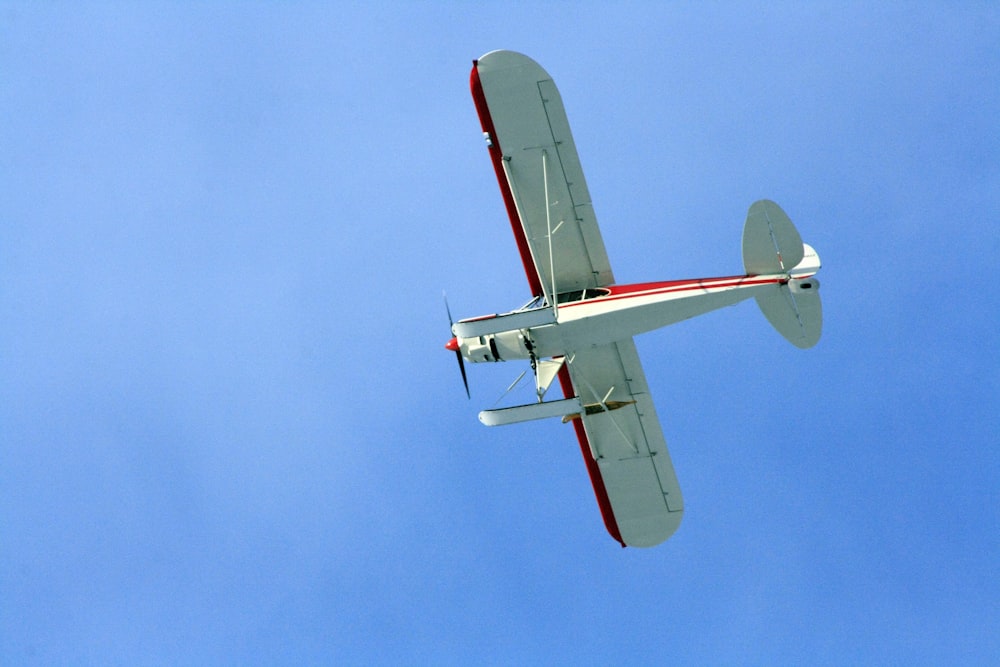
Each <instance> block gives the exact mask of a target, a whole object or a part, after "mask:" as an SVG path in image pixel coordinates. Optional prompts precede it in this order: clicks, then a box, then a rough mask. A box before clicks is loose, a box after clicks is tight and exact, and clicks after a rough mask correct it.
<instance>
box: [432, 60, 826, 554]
mask: <svg viewBox="0 0 1000 667" xmlns="http://www.w3.org/2000/svg"><path fill="white" fill-rule="evenodd" d="M470 84H471V88H472V97H473V100H474V101H475V104H476V110H477V111H478V113H479V119H480V121H481V123H482V128H483V136H484V137H485V139H486V145H487V146H488V148H489V154H490V158H491V159H492V161H493V168H494V169H495V170H496V175H497V180H498V181H499V183H500V192H501V194H502V195H503V200H504V203H505V204H506V206H507V213H508V215H509V217H510V222H511V228H512V229H513V231H514V238H515V240H516V241H517V247H518V250H519V251H520V253H521V260H522V262H523V263H524V269H525V272H526V273H527V277H528V285H529V287H530V288H531V292H532V295H533V298H532V299H531V301H530V302H528V303H527V304H526V305H524V306H522V307H521V308H518V309H517V310H514V311H511V312H508V313H503V314H493V315H486V316H483V317H475V318H471V319H464V320H459V321H458V322H454V323H453V324H452V328H451V330H452V334H453V335H454V338H452V339H451V340H450V341H448V343H447V345H446V346H445V347H446V348H447V349H449V350H451V351H453V352H455V353H456V355H457V357H458V363H459V366H460V368H461V371H462V379H463V381H464V382H465V389H466V393H468V389H469V387H468V380H467V378H466V374H465V366H464V362H465V361H468V362H470V363H481V362H499V361H513V360H525V361H528V362H530V364H531V368H532V370H533V372H534V376H535V389H536V394H537V402H535V403H530V404H528V405H519V406H516V407H509V408H501V409H495V410H484V411H482V412H480V413H479V419H480V421H482V422H483V423H484V424H486V425H488V426H496V425H500V424H511V423H515V422H523V421H528V420H533V419H543V418H547V417H562V418H563V421H564V422H570V423H572V424H573V427H574V428H575V430H576V435H577V439H578V440H579V443H580V449H581V451H582V453H583V458H584V461H585V463H586V465H587V471H588V472H589V473H590V479H591V482H592V483H593V487H594V492H595V494H596V496H597V503H598V506H599V507H600V510H601V514H602V516H603V518H604V524H605V526H606V527H607V529H608V532H609V533H610V534H611V536H612V537H614V538H615V539H616V540H618V542H620V543H621V544H622V546H623V547H624V546H637V547H648V546H654V545H656V544H659V543H661V542H663V541H664V540H666V539H667V538H668V537H670V536H671V535H672V534H673V533H674V531H676V530H677V527H678V526H679V525H680V522H681V517H682V515H683V512H684V500H683V498H682V497H681V490H680V486H679V485H678V483H677V477H676V475H675V474H674V467H673V464H672V463H671V462H670V455H669V454H668V452H667V445H666V441H665V440H664V438H663V432H662V430H661V429H660V423H659V420H658V419H657V416H656V409H655V408H654V406H653V401H652V398H651V397H650V393H649V386H648V385H647V383H646V377H645V375H644V374H643V372H642V366H641V365H640V363H639V356H638V354H637V353H636V348H635V344H634V343H633V342H632V337H633V336H635V335H637V334H640V333H643V332H646V331H650V330H652V329H657V328H659V327H662V326H666V325H668V324H673V323H675V322H680V321H681V320H686V319H688V318H691V317H694V316H695V315H701V314H702V313H707V312H709V311H712V310H715V309H717V308H721V307H723V306H731V305H734V304H736V303H738V302H740V301H742V300H744V299H748V298H750V297H753V298H755V299H756V300H757V304H758V305H759V306H760V308H761V310H762V311H764V315H765V316H766V317H767V319H768V320H769V321H770V322H771V324H772V325H773V326H774V328H776V329H777V330H778V331H779V332H780V333H781V334H782V335H783V336H784V337H785V338H787V339H788V340H789V341H791V342H792V343H793V344H794V345H796V346H798V347H801V348H808V347H811V346H813V345H815V344H816V342H817V341H818V340H819V336H820V329H821V327H822V311H821V307H820V299H819V293H818V288H819V282H818V281H817V280H816V279H815V278H814V277H813V276H814V274H815V273H816V272H817V271H818V270H819V268H820V262H819V257H818V256H817V255H816V252H815V251H814V250H813V249H812V248H811V247H810V246H808V245H805V244H804V243H803V242H802V238H801V237H800V236H799V233H798V231H796V229H795V226H794V225H793V224H792V222H791V220H789V218H788V216H787V215H785V213H784V211H782V210H781V208H779V207H778V205H777V204H775V203H774V202H771V201H767V200H762V201H758V202H756V203H754V204H753V205H752V206H751V207H750V211H749V213H748V214H747V219H746V224H745V225H744V227H743V267H744V270H745V273H743V274H742V275H734V276H725V277H721V278H699V279H694V280H674V281H668V282H652V283H640V284H634V285H617V284H615V279H614V276H613V275H612V273H611V266H610V264H609V263H608V257H607V254H606V252H605V249H604V242H603V240H602V239H601V233H600V231H599V230H598V228H597V220H596V219H595V217H594V209H593V206H592V205H591V201H590V194H589V193H588V192H587V184H586V182H585V181H584V178H583V171H582V169H581V167H580V160H579V158H578V156H577V153H576V147H575V145H574V143H573V137H572V135H571V134H570V129H569V123H568V121H567V119H566V112H565V110H564V109H563V104H562V99H561V98H560V96H559V92H558V90H556V86H555V84H554V83H553V81H552V77H550V76H549V75H548V73H547V72H546V71H545V70H544V69H542V67H541V66H540V65H539V64H538V63H536V62H535V61H533V60H532V59H530V58H528V57H527V56H524V55H522V54H519V53H514V52H512V51H492V52H490V53H487V54H486V55H484V56H483V57H482V58H480V59H479V60H477V61H474V62H473V67H472V74H471V79H470ZM449 318H450V314H449ZM525 372H527V371H525ZM522 376H523V374H522ZM557 377H558V378H559V384H560V385H561V387H562V391H563V395H564V396H565V398H562V399H558V400H544V397H545V394H546V391H547V390H548V388H549V386H550V385H551V384H552V382H553V381H554V379H555V378H557ZM519 379H520V378H519Z"/></svg>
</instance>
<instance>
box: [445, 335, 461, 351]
mask: <svg viewBox="0 0 1000 667" xmlns="http://www.w3.org/2000/svg"><path fill="white" fill-rule="evenodd" d="M444 349H446V350H451V351H452V352H458V338H454V337H453V338H452V339H451V340H450V341H448V342H447V343H445V344H444Z"/></svg>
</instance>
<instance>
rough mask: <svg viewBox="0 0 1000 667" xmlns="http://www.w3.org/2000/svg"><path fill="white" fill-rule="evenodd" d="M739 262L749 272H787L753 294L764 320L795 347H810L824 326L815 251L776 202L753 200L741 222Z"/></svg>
mask: <svg viewBox="0 0 1000 667" xmlns="http://www.w3.org/2000/svg"><path fill="white" fill-rule="evenodd" d="M743 266H744V268H746V271H747V274H748V275H761V274H775V273H778V274H781V273H783V274H785V275H787V276H788V281H787V282H785V283H782V284H778V285H774V286H773V287H771V288H770V289H769V291H767V292H762V293H760V294H758V295H757V297H756V299H757V305H759V306H760V309H761V311H763V313H764V316H765V317H767V320H768V322H770V323H771V325H772V326H773V327H774V328H775V329H777V330H778V333H780V334H781V335H782V336H784V337H785V338H786V339H787V340H788V341H789V342H791V343H792V344H793V345H795V346H796V347H800V348H808V347H812V346H813V345H815V344H816V343H817V342H818V341H819V337H820V333H821V332H822V329H823V308H822V304H821V303H820V298H819V281H818V280H816V279H815V278H814V277H813V276H814V275H815V274H816V272H817V271H819V268H820V261H819V255H817V254H816V251H815V250H813V248H812V246H809V245H807V244H805V243H803V242H802V237H801V236H799V232H798V230H796V229H795V225H793V224H792V221H791V220H790V219H789V218H788V216H787V215H786V214H785V212H784V211H782V210H781V207H779V206H778V205H777V204H775V203H774V202H772V201H768V200H766V199H765V200H761V201H758V202H755V203H754V204H753V205H752V206H751V207H750V211H749V212H748V213H747V221H746V225H744V227H743Z"/></svg>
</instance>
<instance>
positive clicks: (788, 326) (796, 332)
mask: <svg viewBox="0 0 1000 667" xmlns="http://www.w3.org/2000/svg"><path fill="white" fill-rule="evenodd" d="M756 298H757V305H758V306H760V309H761V311H763V313H764V317H766V318H767V321H768V322H770V323H771V325H772V326H773V327H774V328H775V329H777V330H778V333H780V334H781V335H782V336H784V337H785V338H786V339H787V340H788V341H789V342H790V343H791V344H792V345H794V346H795V347H800V348H803V349H804V348H807V347H812V346H813V345H815V344H816V343H818V342H819V336H820V333H821V332H822V330H823V307H822V304H821V303H820V298H819V281H818V280H816V279H815V278H809V279H808V280H792V281H789V283H788V284H786V285H776V286H775V287H774V288H773V289H771V290H768V291H767V292H762V293H760V294H758V295H757V297H756Z"/></svg>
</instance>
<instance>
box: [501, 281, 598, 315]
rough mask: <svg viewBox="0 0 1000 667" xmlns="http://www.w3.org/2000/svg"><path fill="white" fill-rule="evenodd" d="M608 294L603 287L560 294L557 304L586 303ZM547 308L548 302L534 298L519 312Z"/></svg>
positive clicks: (537, 297)
mask: <svg viewBox="0 0 1000 667" xmlns="http://www.w3.org/2000/svg"><path fill="white" fill-rule="evenodd" d="M608 294H611V290H607V289H604V288H603V287H590V288H587V289H582V290H573V291H572V292H560V293H559V303H573V302H574V301H586V300H587V299H596V298H598V297H601V296H607V295H608ZM548 307H549V300H548V299H547V298H545V297H544V296H536V297H535V298H534V299H532V300H531V301H529V302H528V303H526V304H524V305H523V306H521V308H520V309H519V310H532V309H535V308H548Z"/></svg>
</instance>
